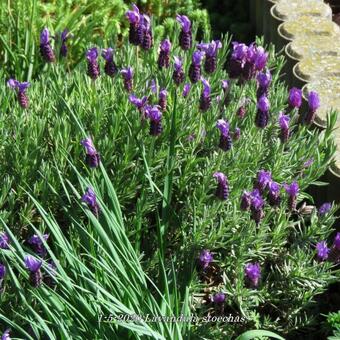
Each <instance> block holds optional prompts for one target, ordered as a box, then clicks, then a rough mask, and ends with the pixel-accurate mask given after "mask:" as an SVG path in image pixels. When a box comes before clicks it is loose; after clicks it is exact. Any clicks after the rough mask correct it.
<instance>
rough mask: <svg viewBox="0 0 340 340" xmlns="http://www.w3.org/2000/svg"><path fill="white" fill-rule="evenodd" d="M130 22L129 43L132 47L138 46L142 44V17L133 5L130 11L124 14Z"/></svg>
mask: <svg viewBox="0 0 340 340" xmlns="http://www.w3.org/2000/svg"><path fill="white" fill-rule="evenodd" d="M125 16H126V17H127V19H128V20H129V22H130V29H129V42H130V43H131V44H133V45H136V46H137V45H140V44H141V43H142V42H143V17H142V16H141V14H140V13H139V9H138V7H137V6H136V5H135V4H133V5H132V10H129V11H127V12H126V13H125Z"/></svg>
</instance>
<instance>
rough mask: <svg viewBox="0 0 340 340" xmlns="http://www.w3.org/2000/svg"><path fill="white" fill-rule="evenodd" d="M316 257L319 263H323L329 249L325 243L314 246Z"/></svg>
mask: <svg viewBox="0 0 340 340" xmlns="http://www.w3.org/2000/svg"><path fill="white" fill-rule="evenodd" d="M315 248H316V250H317V257H318V260H319V261H325V260H327V258H328V254H329V252H330V249H329V248H328V247H327V243H326V241H321V242H318V243H317V244H316V247H315Z"/></svg>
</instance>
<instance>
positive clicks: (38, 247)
mask: <svg viewBox="0 0 340 340" xmlns="http://www.w3.org/2000/svg"><path fill="white" fill-rule="evenodd" d="M41 237H42V238H43V240H45V241H47V239H48V237H49V235H48V234H44V235H41ZM27 242H28V243H29V244H30V245H31V246H32V248H33V250H34V252H35V253H36V254H37V255H39V256H40V257H44V256H45V255H46V248H45V246H44V244H43V242H42V240H41V238H40V237H39V235H36V234H34V235H32V236H31V237H30V238H29V239H28V241H27Z"/></svg>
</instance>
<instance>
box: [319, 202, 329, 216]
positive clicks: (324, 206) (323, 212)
mask: <svg viewBox="0 0 340 340" xmlns="http://www.w3.org/2000/svg"><path fill="white" fill-rule="evenodd" d="M331 209H332V204H331V203H329V202H326V203H324V204H322V205H321V207H320V208H319V210H318V215H319V216H320V217H321V216H324V215H326V214H327V213H328V212H329V211H330V210H331Z"/></svg>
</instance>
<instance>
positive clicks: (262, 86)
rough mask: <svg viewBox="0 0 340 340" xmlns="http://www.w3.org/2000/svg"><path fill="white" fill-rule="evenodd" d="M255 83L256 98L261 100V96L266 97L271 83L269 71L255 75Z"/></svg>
mask: <svg viewBox="0 0 340 340" xmlns="http://www.w3.org/2000/svg"><path fill="white" fill-rule="evenodd" d="M256 79H257V83H258V89H257V93H256V95H257V98H261V97H262V96H267V95H268V89H269V85H270V83H271V82H272V75H271V73H270V71H269V70H266V72H261V73H259V74H258V75H257V78H256Z"/></svg>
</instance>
